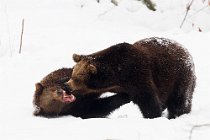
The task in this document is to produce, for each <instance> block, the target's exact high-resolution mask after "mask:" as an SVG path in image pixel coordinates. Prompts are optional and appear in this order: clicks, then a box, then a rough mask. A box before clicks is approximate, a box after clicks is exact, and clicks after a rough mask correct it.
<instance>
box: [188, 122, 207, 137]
mask: <svg viewBox="0 0 210 140" xmlns="http://www.w3.org/2000/svg"><path fill="white" fill-rule="evenodd" d="M201 127H210V124H200V125H194V126H193V127H192V129H191V130H190V135H189V140H191V139H192V133H193V131H194V130H195V129H197V128H201Z"/></svg>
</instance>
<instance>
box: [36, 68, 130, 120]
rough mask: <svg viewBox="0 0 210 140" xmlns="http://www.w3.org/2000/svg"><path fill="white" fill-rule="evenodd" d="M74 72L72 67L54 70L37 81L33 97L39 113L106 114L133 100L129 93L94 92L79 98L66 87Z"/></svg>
mask: <svg viewBox="0 0 210 140" xmlns="http://www.w3.org/2000/svg"><path fill="white" fill-rule="evenodd" d="M71 73H72V69H71V68H62V69H59V70H56V71H54V72H51V73H50V74H48V75H47V76H45V77H44V78H43V80H41V82H39V83H37V84H36V90H35V94H34V100H33V104H34V106H35V111H34V115H35V116H44V117H48V118H49V117H58V116H63V115H73V116H75V117H81V118H95V117H106V116H107V115H109V114H110V112H112V111H114V110H115V109H117V108H118V107H120V106H121V105H123V104H126V103H128V102H129V101H130V100H129V98H128V96H126V95H113V96H110V97H107V98H99V95H100V94H98V95H92V94H91V95H86V96H84V97H78V98H76V97H75V96H74V95H73V94H71V93H70V92H71V91H70V90H67V89H66V87H65V82H67V81H68V80H69V79H70V78H71Z"/></svg>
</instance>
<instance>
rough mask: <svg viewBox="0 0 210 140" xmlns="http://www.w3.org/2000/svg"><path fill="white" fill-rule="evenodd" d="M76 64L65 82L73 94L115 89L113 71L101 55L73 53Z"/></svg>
mask: <svg viewBox="0 0 210 140" xmlns="http://www.w3.org/2000/svg"><path fill="white" fill-rule="evenodd" d="M73 60H74V61H75V62H76V65H75V66H74V67H73V72H72V75H71V79H70V80H69V81H68V82H67V83H66V84H67V86H68V87H69V88H70V89H71V90H72V94H74V95H78V96H79V95H82V94H83V95H84V94H88V93H99V92H100V93H101V92H108V91H111V90H112V89H116V88H117V87H118V85H116V83H117V82H116V81H115V79H116V78H115V76H116V74H115V72H114V69H113V67H112V66H111V64H110V63H109V62H108V61H106V60H105V59H103V57H101V56H99V57H97V56H94V55H87V56H85V55H77V54H74V55H73Z"/></svg>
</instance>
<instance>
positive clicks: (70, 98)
mask: <svg viewBox="0 0 210 140" xmlns="http://www.w3.org/2000/svg"><path fill="white" fill-rule="evenodd" d="M62 100H63V102H64V103H72V102H74V101H75V100H76V97H75V96H74V95H73V94H70V95H69V94H67V93H66V91H63V99H62Z"/></svg>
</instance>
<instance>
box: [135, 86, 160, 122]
mask: <svg viewBox="0 0 210 140" xmlns="http://www.w3.org/2000/svg"><path fill="white" fill-rule="evenodd" d="M143 89H144V90H140V91H141V93H139V94H136V96H133V99H132V100H133V102H134V103H135V104H137V105H138V106H139V108H140V110H141V112H142V114H143V116H144V117H145V118H156V117H160V116H161V114H162V109H161V104H160V101H159V98H158V97H157V94H156V93H155V92H154V90H152V88H145V87H144V88H143Z"/></svg>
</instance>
